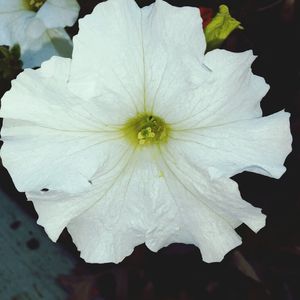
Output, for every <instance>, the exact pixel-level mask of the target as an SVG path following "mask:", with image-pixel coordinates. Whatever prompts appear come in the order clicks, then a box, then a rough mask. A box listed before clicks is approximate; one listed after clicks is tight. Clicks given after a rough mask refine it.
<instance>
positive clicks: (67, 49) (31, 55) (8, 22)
mask: <svg viewBox="0 0 300 300" xmlns="http://www.w3.org/2000/svg"><path fill="white" fill-rule="evenodd" d="M78 12H79V5H78V3H77V1H76V0H0V28H1V30H0V45H7V46H12V45H14V44H19V45H20V47H21V59H22V61H23V63H24V67H25V68H32V67H37V66H40V65H41V63H42V62H43V61H45V60H48V59H49V58H50V57H52V56H53V55H59V56H64V57H70V56H71V53H72V42H71V40H70V37H69V35H68V34H67V33H66V31H65V30H64V29H63V28H64V27H65V26H72V25H73V24H74V23H75V21H76V19H77V17H78Z"/></svg>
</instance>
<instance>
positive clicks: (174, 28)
mask: <svg viewBox="0 0 300 300" xmlns="http://www.w3.org/2000/svg"><path fill="white" fill-rule="evenodd" d="M142 13H143V16H142V32H143V52H144V66H145V97H146V102H147V110H149V111H153V110H155V111H157V113H159V114H162V113H163V109H162V107H161V106H160V105H161V103H168V105H169V107H168V110H170V106H172V110H173V111H176V112H177V113H178V112H180V110H182V109H184V105H185V103H181V102H176V106H175V105H173V104H174V103H175V101H176V100H178V98H179V94H180V95H184V94H186V92H187V91H186V89H187V85H188V89H192V88H193V86H192V85H191V81H192V78H191V77H192V74H193V73H194V72H197V73H199V72H200V73H201V63H202V61H203V59H204V56H203V55H204V51H205V48H206V42H205V37H204V34H203V30H202V20H201V16H200V14H199V9H196V8H192V7H180V8H179V7H174V6H171V5H169V4H168V3H167V2H164V1H161V0H158V1H156V2H155V3H154V4H153V5H151V6H149V7H146V8H144V9H143V10H142ZM185 100H186V98H185Z"/></svg>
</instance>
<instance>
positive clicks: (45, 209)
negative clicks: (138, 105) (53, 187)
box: [26, 143, 132, 241]
mask: <svg viewBox="0 0 300 300" xmlns="http://www.w3.org/2000/svg"><path fill="white" fill-rule="evenodd" d="M117 149H118V150H117ZM131 155H132V149H128V148H126V147H120V145H118V144H117V143H113V144H112V145H111V147H109V146H108V147H106V148H102V149H101V152H99V156H101V157H102V161H101V163H100V165H99V169H98V171H97V174H95V175H94V176H93V177H92V178H91V184H90V186H89V188H88V189H87V190H85V191H83V192H81V193H72V194H70V193H64V192H57V191H46V192H45V191H41V192H30V193H26V196H27V198H28V200H30V201H32V202H33V204H34V207H35V209H36V211H37V213H38V215H39V218H38V224H39V225H41V226H43V227H44V228H45V230H46V232H47V234H48V235H49V237H50V238H51V239H52V240H53V241H56V240H57V239H58V237H59V235H60V233H61V232H62V230H63V229H64V228H65V227H66V226H67V225H68V224H69V223H70V221H71V220H72V219H74V218H76V217H77V216H78V215H80V214H82V213H84V212H85V211H86V210H87V209H89V208H90V207H91V210H93V205H95V203H96V202H97V201H100V200H101V201H102V198H104V197H105V196H106V194H107V193H108V192H109V190H110V189H111V188H112V187H113V186H114V185H115V183H116V182H117V181H118V178H119V177H120V175H121V173H122V172H124V170H125V169H126V168H127V164H128V162H129V160H130V158H131ZM116 188H117V189H118V188H119V187H118V186H116ZM119 191H120V189H119ZM111 213H113V212H111ZM89 224H92V222H91V223H89Z"/></svg>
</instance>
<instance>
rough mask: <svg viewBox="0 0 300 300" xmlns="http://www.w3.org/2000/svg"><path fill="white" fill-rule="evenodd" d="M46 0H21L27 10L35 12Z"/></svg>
mask: <svg viewBox="0 0 300 300" xmlns="http://www.w3.org/2000/svg"><path fill="white" fill-rule="evenodd" d="M46 1H47V0H23V2H24V5H25V7H26V8H27V9H28V10H32V11H34V12H37V11H38V10H39V9H40V8H41V7H42V6H43V5H44V3H45V2H46Z"/></svg>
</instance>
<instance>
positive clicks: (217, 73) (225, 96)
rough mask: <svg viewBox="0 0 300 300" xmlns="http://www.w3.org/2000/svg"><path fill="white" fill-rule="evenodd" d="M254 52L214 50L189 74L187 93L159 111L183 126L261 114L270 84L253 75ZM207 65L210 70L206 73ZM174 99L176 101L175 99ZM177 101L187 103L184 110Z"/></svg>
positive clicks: (160, 106)
mask: <svg viewBox="0 0 300 300" xmlns="http://www.w3.org/2000/svg"><path fill="white" fill-rule="evenodd" d="M254 58H255V56H253V54H252V51H246V52H243V53H232V52H229V51H226V50H214V51H211V52H209V53H208V54H206V55H205V58H204V62H203V64H202V68H199V70H198V73H197V72H196V71H193V73H190V72H189V73H188V74H190V76H189V77H186V76H185V88H184V89H183V88H182V90H184V91H185V93H178V95H177V96H176V95H174V97H173V99H171V98H170V99H169V98H165V99H164V100H162V101H160V102H159V103H158V106H157V111H158V112H160V111H162V112H163V115H164V117H165V119H166V120H167V121H168V122H169V123H172V124H174V126H176V127H177V128H180V129H189V128H193V127H199V126H202V127H204V126H215V125H222V124H226V123H230V122H234V121H239V120H246V119H252V118H256V117H260V116H261V114H262V113H261V109H260V101H261V99H262V98H263V97H264V96H265V94H266V93H267V91H268V89H269V86H268V85H267V84H266V83H265V81H264V79H263V78H261V77H258V76H256V75H253V73H252V71H251V63H252V62H253V60H254ZM203 68H204V69H205V68H206V69H205V70H206V72H203ZM171 100H172V101H171ZM173 102H176V103H183V105H181V107H184V109H182V111H181V112H180V111H176V110H173V107H174V105H173Z"/></svg>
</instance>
